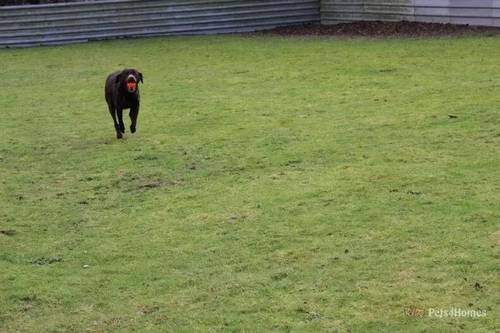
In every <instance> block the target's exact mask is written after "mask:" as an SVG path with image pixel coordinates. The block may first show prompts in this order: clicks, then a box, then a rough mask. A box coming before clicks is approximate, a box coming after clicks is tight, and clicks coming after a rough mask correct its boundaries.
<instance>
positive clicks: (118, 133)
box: [108, 105, 123, 139]
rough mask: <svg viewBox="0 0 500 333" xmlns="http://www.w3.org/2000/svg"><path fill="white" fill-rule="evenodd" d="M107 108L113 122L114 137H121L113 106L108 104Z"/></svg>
mask: <svg viewBox="0 0 500 333" xmlns="http://www.w3.org/2000/svg"><path fill="white" fill-rule="evenodd" d="M108 108H109V113H110V114H111V118H113V124H114V125H115V131H116V137H117V138H118V139H121V138H122V137H123V135H122V132H121V131H120V126H119V125H118V122H117V121H116V113H115V108H114V106H112V105H108Z"/></svg>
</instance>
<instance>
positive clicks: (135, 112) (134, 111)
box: [130, 105, 139, 133]
mask: <svg viewBox="0 0 500 333" xmlns="http://www.w3.org/2000/svg"><path fill="white" fill-rule="evenodd" d="M138 115H139V105H137V106H136V107H133V108H131V109H130V121H131V122H132V123H131V124H130V132H132V133H135V131H136V125H137V116H138Z"/></svg>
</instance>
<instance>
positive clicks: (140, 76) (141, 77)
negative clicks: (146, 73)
mask: <svg viewBox="0 0 500 333" xmlns="http://www.w3.org/2000/svg"><path fill="white" fill-rule="evenodd" d="M137 74H138V76H139V81H141V83H144V81H143V78H144V77H143V76H142V73H141V72H137Z"/></svg>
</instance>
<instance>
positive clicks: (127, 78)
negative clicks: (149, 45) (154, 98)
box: [104, 69, 143, 139]
mask: <svg viewBox="0 0 500 333" xmlns="http://www.w3.org/2000/svg"><path fill="white" fill-rule="evenodd" d="M139 81H140V82H143V77H142V73H141V72H139V71H137V70H136V69H124V70H122V71H118V72H114V73H112V74H110V75H109V76H108V78H107V79H106V86H105V88H104V93H105V96H106V102H107V103H108V108H109V113H110V114H111V117H112V118H113V123H114V125H115V130H116V137H117V138H118V139H121V138H122V137H123V133H125V125H124V124H123V110H124V109H130V120H131V121H132V124H131V125H130V131H131V132H132V133H135V130H136V125H137V116H138V115H139V99H140V98H139Z"/></svg>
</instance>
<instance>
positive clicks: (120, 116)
mask: <svg viewBox="0 0 500 333" xmlns="http://www.w3.org/2000/svg"><path fill="white" fill-rule="evenodd" d="M116 115H117V116H118V125H120V132H122V133H125V124H124V123H123V109H116Z"/></svg>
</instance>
